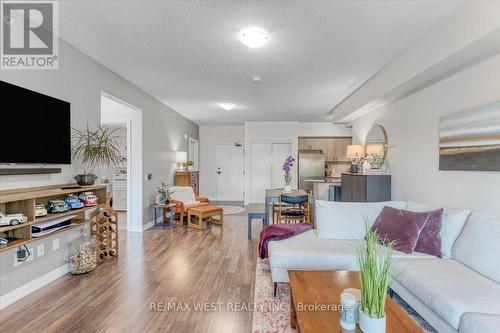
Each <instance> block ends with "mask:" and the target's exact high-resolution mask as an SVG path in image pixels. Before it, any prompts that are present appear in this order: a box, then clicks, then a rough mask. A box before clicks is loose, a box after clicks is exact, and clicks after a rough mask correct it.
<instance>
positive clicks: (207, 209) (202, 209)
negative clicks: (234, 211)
mask: <svg viewBox="0 0 500 333" xmlns="http://www.w3.org/2000/svg"><path fill="white" fill-rule="evenodd" d="M188 211H192V212H197V213H201V214H208V213H216V212H221V213H222V211H223V209H222V207H217V206H213V205H209V204H205V205H200V206H195V207H189V208H188Z"/></svg>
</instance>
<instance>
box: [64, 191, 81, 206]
mask: <svg viewBox="0 0 500 333" xmlns="http://www.w3.org/2000/svg"><path fill="white" fill-rule="evenodd" d="M64 202H65V203H66V205H68V207H69V209H78V208H83V202H81V201H80V199H78V198H77V197H76V196H75V195H73V194H70V195H68V196H67V197H66V198H64Z"/></svg>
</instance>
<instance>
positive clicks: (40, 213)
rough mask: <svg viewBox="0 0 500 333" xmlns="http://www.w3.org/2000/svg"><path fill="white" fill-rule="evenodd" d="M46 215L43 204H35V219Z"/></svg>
mask: <svg viewBox="0 0 500 333" xmlns="http://www.w3.org/2000/svg"><path fill="white" fill-rule="evenodd" d="M45 215H47V209H46V208H45V206H44V205H43V204H41V203H40V204H36V205H35V217H41V216H45Z"/></svg>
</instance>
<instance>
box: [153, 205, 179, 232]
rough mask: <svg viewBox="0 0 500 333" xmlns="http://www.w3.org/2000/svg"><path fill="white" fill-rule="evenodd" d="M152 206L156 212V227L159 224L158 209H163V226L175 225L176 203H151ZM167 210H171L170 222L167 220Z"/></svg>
mask: <svg viewBox="0 0 500 333" xmlns="http://www.w3.org/2000/svg"><path fill="white" fill-rule="evenodd" d="M150 207H151V208H152V209H153V212H154V226H155V227H156V226H157V225H158V223H156V220H157V214H156V212H157V210H158V209H161V212H162V216H163V223H162V226H172V225H174V223H173V222H174V215H175V213H174V208H175V204H173V203H166V204H151V205H150ZM167 211H170V217H169V219H168V223H166V222H167V218H166V213H167Z"/></svg>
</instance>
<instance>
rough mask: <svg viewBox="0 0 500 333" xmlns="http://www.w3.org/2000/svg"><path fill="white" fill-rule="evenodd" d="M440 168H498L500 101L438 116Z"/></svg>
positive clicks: (469, 169)
mask: <svg viewBox="0 0 500 333" xmlns="http://www.w3.org/2000/svg"><path fill="white" fill-rule="evenodd" d="M439 170H464V171H500V103H495V104H491V105H487V106H483V107H480V108H477V109H472V110H468V111H464V112H460V113H455V114H452V115H448V116H445V117H442V118H441V119H440V123H439Z"/></svg>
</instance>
